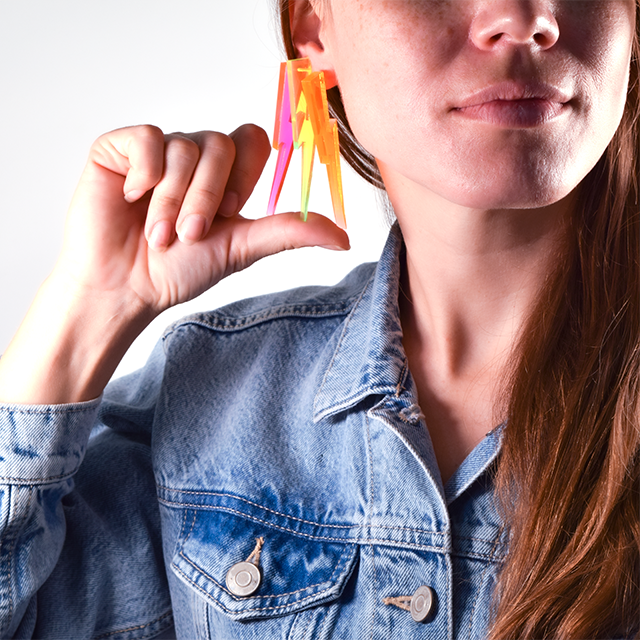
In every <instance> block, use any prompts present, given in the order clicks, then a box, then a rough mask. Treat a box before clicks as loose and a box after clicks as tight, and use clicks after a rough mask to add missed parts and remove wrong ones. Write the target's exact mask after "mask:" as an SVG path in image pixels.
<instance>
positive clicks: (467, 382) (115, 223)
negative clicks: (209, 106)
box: [0, 0, 640, 638]
mask: <svg viewBox="0 0 640 640" xmlns="http://www.w3.org/2000/svg"><path fill="white" fill-rule="evenodd" d="M637 4H638V3H637V2H636V1H634V0H589V1H585V2H576V1H574V0H558V1H553V2H552V1H551V0H536V1H533V2H526V3H524V2H515V1H514V0H496V1H495V2H487V1H486V0H464V1H463V2H459V1H456V2H447V1H445V2H440V1H434V2H421V3H418V2H414V1H412V0H396V1H394V2H385V3H382V2H379V1H378V0H366V1H365V2H356V1H355V0H345V1H344V2H331V0H318V1H317V2H312V3H311V4H309V3H307V2H305V1H304V0H299V1H296V2H293V3H289V2H287V1H286V0H283V1H282V6H281V12H282V16H283V26H284V35H285V40H286V44H287V48H288V54H289V55H290V56H293V55H295V56H307V57H309V58H310V60H311V62H312V65H313V67H314V69H317V70H320V69H321V70H324V71H325V75H326V77H327V78H328V80H329V83H330V85H333V86H334V87H339V89H340V90H339V92H338V91H337V88H334V89H332V94H333V95H332V98H331V99H332V104H333V107H334V111H335V112H336V114H337V115H339V116H341V118H342V125H343V134H344V135H343V138H344V140H343V141H344V142H345V156H346V157H347V158H348V159H349V160H350V161H351V162H352V164H354V165H355V166H356V167H359V168H360V171H361V173H363V175H365V176H367V177H369V179H370V180H372V181H373V182H374V183H380V184H384V188H385V189H386V192H387V195H388V197H389V200H390V202H391V204H392V206H393V210H394V213H395V215H396V217H397V220H398V226H396V227H394V228H393V229H392V232H391V234H390V238H389V241H388V243H387V246H386V248H385V250H384V252H383V255H382V258H381V260H380V263H379V264H378V265H377V266H376V265H364V266H362V267H360V268H358V269H356V270H355V271H354V272H353V273H352V274H351V275H350V276H349V277H348V278H346V279H345V281H344V282H343V283H341V284H340V285H337V286H336V287H333V288H329V289H303V290H300V291H294V292H288V293H283V294H277V295H274V296H268V297H265V298H260V299H256V300H250V301H245V302H242V303H238V304H236V305H232V306H231V307H230V308H227V309H222V310H220V311H218V312H212V313H207V314H200V315H197V316H194V317H191V318H188V319H186V320H184V321H182V322H180V323H177V324H176V325H174V326H172V327H171V328H170V329H169V330H168V331H167V333H166V334H165V337H164V339H163V343H162V344H161V345H160V346H159V347H158V349H156V351H155V352H154V354H153V355H152V357H151V359H150V361H149V363H148V365H147V366H146V367H145V369H144V370H143V371H141V372H140V373H139V374H136V375H134V376H132V377H129V378H126V379H124V380H122V381H119V382H116V383H114V384H112V385H111V386H110V388H109V389H108V390H107V391H106V392H105V394H104V397H103V398H102V400H101V401H100V400H96V399H95V398H98V397H99V396H100V395H101V393H102V391H103V389H104V387H105V385H106V383H107V381H108V380H109V378H110V376H111V374H112V372H113V370H114V369H115V367H116V365H117V363H118V361H119V359H120V358H121V356H122V354H123V353H124V351H125V350H126V348H127V347H128V346H129V344H130V343H131V341H132V340H133V339H134V338H135V336H136V335H137V334H138V333H139V332H140V331H141V330H142V328H143V327H144V326H145V325H146V324H147V323H148V322H149V321H150V320H151V319H152V318H153V317H155V316H156V315H157V314H158V313H160V312H161V311H162V310H163V309H166V308H168V307H169V306H171V305H173V304H176V303H178V302H181V301H184V300H186V299H190V298H191V297H193V296H195V295H197V294H198V293H200V292H201V291H203V290H204V289H206V288H207V287H209V286H211V285H213V284H214V283H215V282H216V281H218V280H219V279H221V278H222V277H224V276H225V275H226V274H228V273H230V272H232V271H234V270H237V269H239V268H242V267H243V266H246V265H247V264H249V263H250V262H253V261H254V260H256V259H258V258H260V257H261V256H263V255H266V254H268V253H273V252H276V251H279V250H282V249H284V248H291V247H297V246H306V245H323V246H327V247H331V248H337V249H344V248H347V246H348V240H347V238H346V236H345V234H344V233H343V232H341V231H340V230H339V229H337V228H336V227H334V226H333V225H332V224H331V223H330V222H328V221H327V220H326V219H324V218H321V217H319V216H311V217H310V221H309V222H308V223H306V224H305V223H302V222H300V221H299V220H297V217H296V216H295V214H291V215H289V214H286V215H282V216H275V217H273V218H269V219H264V220H259V221H255V222H248V221H246V220H243V219H242V218H240V217H239V216H238V212H239V211H240V209H241V208H242V205H243V204H244V202H245V201H246V199H247V198H248V196H249V194H250V192H251V189H252V187H253V185H254V184H255V181H256V180H257V177H258V176H259V175H260V172H261V170H262V168H263V166H264V162H265V160H266V157H267V154H268V141H267V140H266V137H265V136H264V133H263V132H261V131H259V130H257V129H256V128H254V127H246V126H245V127H241V128H240V129H238V130H237V131H236V132H234V133H233V134H231V136H230V137H226V136H223V135H221V134H213V133H210V132H201V133H198V134H192V135H190V136H184V135H182V134H180V135H178V134H173V135H169V136H164V135H163V134H162V132H160V131H159V130H157V129H155V128H153V127H134V128H130V129H125V130H120V131H116V132H112V133H110V134H106V135H105V136H103V137H102V138H100V139H99V140H98V141H97V142H96V143H95V144H94V146H93V147H92V152H91V156H90V159H89V163H88V165H87V168H86V170H85V173H84V174H83V177H82V179H81V181H80V184H79V187H78V190H77V192H76V194H75V196H74V200H73V202H72V205H71V209H70V212H69V221H68V225H67V233H66V238H65V246H64V249H63V253H62V255H61V257H60V260H59V262H58V264H57V265H56V268H55V270H54V272H53V274H52V275H51V276H50V278H49V279H48V280H47V282H46V283H45V284H44V285H43V288H42V290H41V291H40V293H39V295H38V297H37V299H36V301H35V302H34V305H33V307H32V309H31V310H30V312H29V315H28V316H27V318H26V320H25V322H24V324H23V326H22V327H21V329H20V332H19V333H18V335H17V336H16V338H15V339H14V341H13V343H12V345H11V346H10V347H9V349H8V351H7V353H6V354H5V355H4V356H3V358H2V361H0V400H2V401H4V402H5V403H6V404H5V405H3V409H2V417H1V420H2V423H1V424H2V428H3V438H2V442H3V443H4V445H3V452H2V454H0V455H1V456H2V461H1V462H0V465H1V466H0V468H1V469H2V471H1V472H0V476H2V478H3V480H2V482H3V483H4V497H3V499H2V512H3V533H2V535H3V538H2V553H3V557H2V566H3V569H4V570H3V571H2V576H3V587H2V589H3V598H2V606H3V610H2V613H1V614H0V620H1V621H2V625H3V626H2V633H3V634H4V635H5V636H8V637H13V636H16V637H56V636H58V637H60V636H62V637H72V636H74V635H75V636H77V637H132V638H134V637H137V638H145V637H154V636H157V635H158V634H159V633H161V632H162V631H163V630H164V629H166V628H170V627H171V625H173V626H174V627H175V631H176V633H177V635H178V637H185V638H192V637H218V638H253V637H255V638H257V637H260V638H268V637H291V638H294V637H301V638H312V637H313V638H325V637H336V638H346V637H354V638H374V637H379V638H388V637H390V636H391V637H393V636H395V635H397V636H398V637H407V638H410V637H416V638H417V637H424V636H427V637H437V638H440V637H456V638H458V637H474V638H484V637H486V636H487V634H491V635H492V636H493V637H496V638H515V637H523V638H524V637H527V638H539V637H553V638H595V637H606V638H617V637H633V636H634V634H636V635H637V634H638V633H639V629H638V620H637V611H638V606H639V596H638V581H639V580H638V540H639V539H640V531H639V529H640V527H639V523H638V513H637V499H638V470H639V458H638V452H639V448H640V447H639V425H638V397H639V396H638V380H639V373H640V371H639V364H640V362H639V358H640V349H639V348H638V347H639V342H640V330H639V329H640V322H639V318H638V313H639V310H640V306H639V304H638V303H639V300H638V295H639V290H638V285H639V283H640V263H639V260H638V255H639V251H640V246H639V244H640V227H639V225H640V221H639V215H638V213H639V212H638V204H637V202H638V200H637V197H638V168H637V165H636V161H637V154H638V148H639V144H638V143H639V141H638V128H637V126H638V123H637V119H638V113H639V112H640V108H639V102H638V100H639V99H638V64H639V60H638V48H639V42H638V38H639V36H638V31H639V27H638V21H639V19H640V18H639V11H638V7H637ZM347 117H348V123H347V120H346V118H347ZM356 141H357V142H356ZM380 181H381V182H380ZM123 196H124V197H123ZM34 405H37V406H34ZM96 419H97V420H98V422H99V424H98V426H97V427H96V428H95V429H94V431H93V439H92V441H91V444H90V445H89V446H88V447H86V440H87V438H88V436H89V432H90V431H91V429H92V427H93V425H94V423H95V420H96ZM85 449H86V452H85ZM498 453H499V458H498ZM83 458H84V461H83V462H82V465H80V462H81V461H82V460H83ZM154 480H155V486H154ZM156 496H157V500H156ZM158 504H159V507H158Z"/></svg>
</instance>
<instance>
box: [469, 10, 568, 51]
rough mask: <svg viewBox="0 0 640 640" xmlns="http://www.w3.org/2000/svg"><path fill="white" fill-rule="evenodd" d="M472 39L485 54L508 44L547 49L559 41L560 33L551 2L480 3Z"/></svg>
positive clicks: (475, 17)
mask: <svg viewBox="0 0 640 640" xmlns="http://www.w3.org/2000/svg"><path fill="white" fill-rule="evenodd" d="M478 5H479V8H478V11H477V12H476V14H475V16H474V19H473V23H472V25H471V39H472V41H473V43H474V44H475V46H476V47H478V48H479V49H481V50H483V51H492V50H495V49H497V48H501V47H503V46H506V45H511V46H513V45H528V46H531V47H536V48H538V49H541V50H544V49H549V48H551V47H553V45H554V44H555V43H556V42H557V41H558V37H559V36H560V30H559V28H558V23H557V21H556V18H555V15H554V13H553V10H552V7H551V6H550V5H551V3H550V2H549V0H480V2H479V3H478Z"/></svg>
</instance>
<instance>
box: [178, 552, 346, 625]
mask: <svg viewBox="0 0 640 640" xmlns="http://www.w3.org/2000/svg"><path fill="white" fill-rule="evenodd" d="M345 565H346V566H345V570H344V572H343V574H342V575H341V576H339V578H338V579H337V581H340V580H341V579H342V577H343V576H344V575H345V574H346V572H347V569H348V568H349V566H348V564H347V563H346V562H345ZM171 566H172V567H173V569H175V570H176V571H178V573H180V574H181V575H182V576H183V577H184V578H185V580H187V582H189V583H191V584H192V585H193V586H194V587H195V588H196V589H198V591H200V592H201V593H203V594H204V595H205V596H206V597H208V598H213V596H211V594H209V593H207V592H206V591H205V590H204V589H203V588H202V587H200V586H199V585H197V584H196V583H195V582H194V581H193V580H191V578H189V576H188V575H187V574H186V573H185V572H184V571H182V569H180V567H178V565H176V564H175V562H172V563H171ZM339 566H340V563H338V565H337V566H336V568H335V570H334V572H333V573H334V574H335V572H336V571H337V570H338V567H339ZM330 588H331V587H327V588H326V589H323V590H322V591H318V593H314V594H311V595H310V596H307V597H306V598H302V599H301V600H298V601H296V602H294V603H287V604H282V605H278V606H274V607H251V608H248V609H244V611H275V610H276V609H286V608H287V607H293V606H298V605H300V603H302V602H305V601H307V600H310V599H313V598H316V599H317V597H318V596H321V595H322V594H323V593H326V592H327V591H329V589H330ZM276 597H277V596H276ZM213 599H214V600H215V601H216V602H217V603H218V605H219V606H220V607H222V609H224V610H225V611H227V612H228V613H238V612H237V611H234V610H233V609H229V608H227V607H225V606H224V605H223V604H222V603H221V602H220V601H219V600H218V599H216V598H213Z"/></svg>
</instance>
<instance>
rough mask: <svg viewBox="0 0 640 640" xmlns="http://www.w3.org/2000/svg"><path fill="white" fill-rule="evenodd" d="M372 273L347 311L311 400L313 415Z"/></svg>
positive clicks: (371, 278)
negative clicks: (338, 338)
mask: <svg viewBox="0 0 640 640" xmlns="http://www.w3.org/2000/svg"><path fill="white" fill-rule="evenodd" d="M374 275H375V271H374V272H373V273H372V274H371V276H370V277H369V279H368V280H367V282H366V284H365V285H364V287H363V288H362V291H361V292H360V294H359V295H358V297H357V298H356V299H355V301H354V303H353V305H352V307H351V309H350V311H349V315H348V316H347V319H346V321H345V323H344V328H343V329H342V334H341V335H340V340H338V344H337V346H336V348H335V351H334V352H333V356H332V358H331V362H330V363H329V366H328V367H327V369H326V371H325V372H324V376H323V377H322V382H321V383H320V387H319V388H318V391H317V393H316V396H315V398H314V400H313V413H314V415H315V414H317V413H318V396H320V394H321V393H322V391H323V389H324V385H325V384H326V382H327V378H328V377H329V372H330V371H331V369H332V368H333V366H334V364H335V361H336V358H337V357H338V352H339V351H340V348H341V347H342V343H343V342H344V338H345V336H346V334H347V329H348V328H349V325H350V324H351V321H352V320H353V313H354V310H355V309H357V308H358V305H359V304H360V303H361V302H362V298H364V295H365V293H366V292H367V291H368V290H369V287H370V286H371V283H372V281H373V279H374ZM329 408H330V407H327V408H326V409H325V410H327V409H329Z"/></svg>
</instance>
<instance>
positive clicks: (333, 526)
mask: <svg viewBox="0 0 640 640" xmlns="http://www.w3.org/2000/svg"><path fill="white" fill-rule="evenodd" d="M157 486H158V489H162V490H164V491H170V492H172V493H184V494H186V495H197V496H215V497H217V498H233V499H234V500H240V501H242V502H246V503H247V504H250V505H251V506H252V507H258V509H261V510H262V511H268V512H269V513H273V514H274V515H276V516H282V517H284V518H288V519H291V520H296V521H297V522H302V523H303V524H312V525H315V526H320V527H328V528H331V529H356V528H358V527H359V525H340V524H322V523H320V522H313V521H312V520H303V519H302V518H296V517H295V516H289V515H287V514H286V513H281V512H279V511H274V510H273V509H269V508H268V507H263V506H262V505H259V504H258V503H257V502H251V500H247V499H246V498H241V497H240V496H235V495H233V494H231V493H216V492H214V491H183V490H182V489H171V488H170V487H164V486H162V485H157ZM161 500H163V501H164V502H166V503H167V504H177V505H181V504H184V503H182V502H177V501H175V500H168V499H167V498H161ZM189 506H194V505H189ZM200 506H202V507H206V506H208V505H200ZM222 508H225V507H222ZM238 513H240V512H238Z"/></svg>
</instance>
